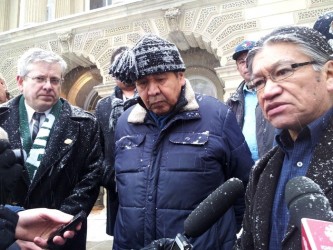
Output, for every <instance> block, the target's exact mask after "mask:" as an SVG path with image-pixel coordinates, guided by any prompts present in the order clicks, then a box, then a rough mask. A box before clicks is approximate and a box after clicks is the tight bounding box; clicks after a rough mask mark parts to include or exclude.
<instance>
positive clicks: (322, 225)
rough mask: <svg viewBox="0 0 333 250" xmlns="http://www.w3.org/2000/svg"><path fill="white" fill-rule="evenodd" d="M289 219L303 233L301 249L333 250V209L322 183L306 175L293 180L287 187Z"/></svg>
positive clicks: (286, 197)
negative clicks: (321, 186) (321, 185)
mask: <svg viewBox="0 0 333 250" xmlns="http://www.w3.org/2000/svg"><path fill="white" fill-rule="evenodd" d="M285 199H286V203H287V206H288V209H289V214H290V222H291V223H292V224H294V225H296V226H297V228H298V229H299V230H300V231H301V235H302V249H307V250H314V249H333V223H332V222H333V212H332V209H331V206H330V203H329V201H328V199H327V197H326V196H325V194H324V192H323V191H322V189H321V188H320V186H319V185H318V184H317V183H315V182H314V181H313V180H311V179H309V178H307V177H305V176H300V177H295V178H293V179H291V180H290V181H289V182H288V183H287V185H286V189H285Z"/></svg>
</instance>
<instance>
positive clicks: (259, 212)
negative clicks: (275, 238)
mask: <svg viewBox="0 0 333 250" xmlns="http://www.w3.org/2000/svg"><path fill="white" fill-rule="evenodd" d="M283 157H284V153H283V151H282V150H280V149H278V150H276V149H274V150H271V151H270V152H269V153H268V154H267V155H266V156H265V157H264V158H263V160H262V161H260V164H259V165H258V166H256V167H255V168H256V169H255V170H254V171H259V172H260V171H262V173H261V174H260V175H258V174H257V173H255V174H254V176H260V178H259V180H258V181H256V180H255V181H254V182H255V183H256V182H257V183H258V184H257V187H256V194H255V196H256V197H255V198H254V199H253V200H254V204H253V214H254V215H255V217H256V218H258V219H256V218H253V221H254V227H255V232H258V234H256V235H255V236H254V237H255V245H257V246H263V248H261V249H268V246H269V234H268V233H267V232H269V231H270V225H271V223H270V220H271V214H272V207H273V201H274V195H272V193H275V189H276V186H277V183H278V180H279V176H280V171H281V166H282V163H283ZM263 204H265V206H263ZM267 208H269V209H267Z"/></svg>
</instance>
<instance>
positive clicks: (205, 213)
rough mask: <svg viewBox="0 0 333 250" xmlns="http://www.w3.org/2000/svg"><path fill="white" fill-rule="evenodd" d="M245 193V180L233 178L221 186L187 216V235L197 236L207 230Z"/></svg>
mask: <svg viewBox="0 0 333 250" xmlns="http://www.w3.org/2000/svg"><path fill="white" fill-rule="evenodd" d="M242 194H244V185H243V182H242V181H241V180H239V179H237V178H231V179H229V180H227V181H226V182H225V183H223V184H222V185H221V186H219V187H218V188H217V189H216V190H215V191H214V192H212V193H211V194H210V195H209V196H208V197H207V198H206V199H205V200H203V201H202V202H201V203H200V204H199V205H198V207H197V208H195V209H194V210H193V211H192V212H191V214H190V215H189V216H188V217H187V218H186V220H185V222H184V231H185V233H184V234H185V236H187V237H191V238H196V237H198V236H200V235H202V234H203V233H204V232H206V231H207V230H208V229H209V228H210V227H211V226H213V224H215V222H216V221H217V220H218V219H219V218H221V216H222V215H223V214H224V213H225V212H226V211H227V210H228V209H229V208H230V207H231V206H232V205H233V204H234V202H235V201H236V199H237V198H238V197H240V196H241V195H242Z"/></svg>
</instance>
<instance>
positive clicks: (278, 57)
mask: <svg viewBox="0 0 333 250" xmlns="http://www.w3.org/2000/svg"><path fill="white" fill-rule="evenodd" d="M332 53H333V51H332V48H331V47H330V45H329V44H328V43H327V41H326V40H325V39H324V37H323V36H322V35H321V34H320V33H319V32H317V31H315V30H313V29H311V28H307V27H297V26H288V27H281V28H278V29H276V30H274V31H272V32H271V33H270V34H268V35H266V36H264V37H263V38H261V40H259V42H258V43H257V44H256V47H255V48H253V49H252V50H251V51H250V52H249V54H248V55H247V59H246V62H247V65H248V69H249V71H250V74H251V86H253V89H254V90H255V91H256V92H257V97H258V100H259V104H260V107H261V108H262V110H263V114H264V116H265V117H266V119H268V121H269V122H270V123H271V124H272V125H273V126H274V127H276V128H278V131H277V136H276V143H277V146H276V147H274V149H273V150H271V151H270V152H269V153H268V154H266V155H265V157H264V158H262V159H261V160H260V161H259V162H258V163H257V164H256V167H255V168H254V169H253V171H252V172H251V175H250V181H249V185H248V188H247V192H246V199H245V201H246V210H245V214H244V220H243V233H242V235H241V237H240V239H239V240H238V242H237V243H238V244H237V247H238V249H244V250H245V249H246V250H249V249H250V250H251V249H262V250H265V249H269V250H274V249H279V250H281V249H301V248H302V245H301V230H300V228H299V227H297V226H298V225H296V224H298V223H296V222H291V221H290V220H289V219H291V218H292V217H291V216H289V212H288V208H287V203H286V201H285V186H286V183H287V182H288V181H289V180H290V179H293V178H294V177H298V176H307V177H308V178H310V179H312V180H313V181H314V182H315V183H317V184H318V185H319V186H320V187H321V189H322V190H324V191H325V195H326V196H327V198H328V200H329V203H330V205H331V207H333V189H332V178H333V172H332V161H333V156H332V152H333V143H332V142H333V125H332V124H333V108H332V107H333V60H332V57H331V56H330V55H332ZM298 188H299V189H302V188H305V187H302V186H299V187H298ZM314 202H316V199H314ZM310 203H311V202H310ZM309 206H314V204H309ZM303 209H304V208H303ZM323 209H324V206H323ZM298 212H299V213H301V212H302V207H300V208H299V211H298ZM323 212H325V211H323ZM299 224H300V223H299Z"/></svg>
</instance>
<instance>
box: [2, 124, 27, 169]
mask: <svg viewBox="0 0 333 250" xmlns="http://www.w3.org/2000/svg"><path fill="white" fill-rule="evenodd" d="M0 140H1V141H4V142H5V143H4V145H2V147H4V148H1V151H4V150H5V149H10V143H9V139H8V133H7V132H6V131H5V130H4V129H3V128H2V127H0ZM6 153H7V154H6V157H7V160H8V162H9V163H10V164H14V163H20V164H24V162H25V160H26V159H27V153H26V152H25V150H24V149H10V150H8V152H6Z"/></svg>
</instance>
